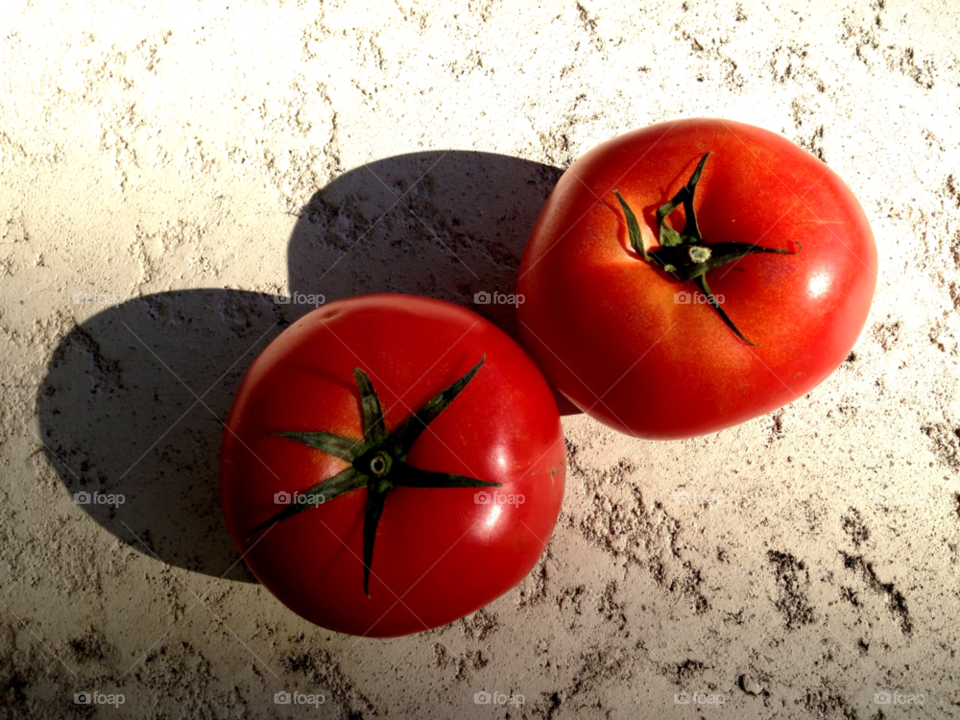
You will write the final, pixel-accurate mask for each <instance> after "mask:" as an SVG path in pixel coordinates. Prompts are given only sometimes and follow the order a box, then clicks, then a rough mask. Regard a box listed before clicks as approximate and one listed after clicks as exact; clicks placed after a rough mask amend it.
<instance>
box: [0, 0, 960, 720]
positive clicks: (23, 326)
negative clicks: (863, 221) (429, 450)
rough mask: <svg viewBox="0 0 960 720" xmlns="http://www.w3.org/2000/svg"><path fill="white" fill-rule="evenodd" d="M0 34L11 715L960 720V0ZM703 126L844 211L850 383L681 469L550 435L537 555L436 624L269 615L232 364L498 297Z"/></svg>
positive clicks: (161, 23)
mask: <svg viewBox="0 0 960 720" xmlns="http://www.w3.org/2000/svg"><path fill="white" fill-rule="evenodd" d="M3 6H4V8H3V13H2V14H3V17H4V22H3V26H2V28H0V36H2V38H3V39H2V44H0V77H2V81H0V87H2V95H0V98H2V101H0V176H2V182H0V385H2V389H3V402H2V403H0V715H2V716H4V717H9V718H22V717H38V718H39V717H51V718H53V717H91V716H98V717H108V718H109V717H153V716H155V717H190V718H228V717H321V718H341V717H343V718H346V717H350V718H374V717H396V718H414V717H422V718H446V717H451V718H452V717H456V718H487V717H510V718H554V719H556V720H560V719H561V718H644V717H648V718H652V717H658V718H664V717H671V718H672V717H677V718H682V717H705V718H711V717H717V718H744V717H747V718H753V717H757V718H773V717H787V718H810V717H824V718H900V717H903V718H907V717H909V718H917V717H930V718H942V717H960V685H958V681H960V658H958V657H957V655H956V653H957V647H958V646H960V575H958V569H960V566H958V561H960V550H958V530H960V396H958V378H960V368H958V336H960V312H958V310H960V127H958V117H960V115H958V113H960V63H958V54H957V47H958V46H957V43H956V29H957V27H958V26H960V6H958V5H957V4H955V3H949V2H940V3H938V2H933V1H932V0H923V1H919V2H897V1H896V0H877V2H874V3H866V2H863V3H858V2H849V0H840V1H839V2H815V3H804V2H788V3H764V2H741V3H732V2H726V1H721V2H709V3H708V2H704V3H698V2H694V1H693V0H688V1H687V2H681V1H680V0H677V1H671V2H643V3H611V2H601V1H599V0H580V1H579V2H576V1H574V2H557V3H543V4H540V5H538V4H536V3H533V2H527V1H522V2H497V1H495V0H492V1H486V2H473V1H471V2H469V3H463V2H441V1H440V0H435V1H430V0H426V1H424V2H411V1H409V0H396V2H385V3H349V2H333V1H331V2H323V3H320V2H299V3H298V2H279V1H269V0H255V1H251V2H235V3H230V4H229V6H227V5H224V4H222V3H199V2H190V1H188V0H170V1H169V2H162V3H153V4H146V3H135V2H123V3H121V2H101V1H100V0H76V1H74V2H68V3H63V2H51V1H50V0H39V1H37V2H5V3H3ZM697 116H710V117H723V118H730V119H734V120H740V121H743V122H748V123H752V124H755V125H759V126H762V127H764V128H767V129H769V130H772V131H774V132H778V133H781V134H782V135H784V136H785V137H787V138H789V139H791V140H793V141H795V142H797V143H798V144H800V145H801V146H803V147H804V148H806V149H808V150H809V151H810V152H812V153H814V154H815V155H817V156H818V157H820V158H821V159H822V160H824V161H825V162H826V163H828V164H829V166H830V167H831V168H832V169H833V170H835V171H836V172H837V173H838V174H839V175H840V177H842V178H843V179H844V180H845V182H846V183H847V184H848V185H849V186H850V188H851V189H852V190H853V192H854V193H855V194H856V195H857V197H858V198H859V199H860V202H861V204H862V205H863V207H864V210H865V211H866V213H867V216H868V217H869V219H870V223H871V225H872V227H873V230H874V233H875V235H876V240H877V245H878V249H879V256H880V272H879V277H878V281H877V292H876V297H875V300H874V304H873V308H872V311H871V314H870V318H869V320H868V322H867V325H866V327H865V328H864V331H863V333H862V335H861V337H860V340H859V342H858V343H857V345H856V347H855V349H854V352H853V353H852V354H851V355H850V357H849V358H848V359H847V361H846V362H845V363H844V364H843V365H842V366H841V367H840V369H838V370H837V372H836V373H834V374H833V375H832V376H831V377H830V378H828V379H827V380H826V381H825V382H824V383H823V384H822V385H821V386H820V387H818V388H817V389H815V390H814V391H812V392H811V393H809V394H808V395H806V396H804V397H800V398H797V400H796V401H795V402H793V403H792V404H790V405H789V406H787V407H785V408H783V409H781V410H779V411H777V412H775V413H773V414H771V415H769V416H766V417H762V418H759V419H757V420H754V421H751V422H748V423H746V424H743V425H741V426H739V427H736V428H732V429H729V430H725V431H723V432H720V433H717V434H715V435H711V436H707V437H702V438H697V439H693V440H687V441H681V442H670V443H656V442H644V441H640V440H635V439H631V438H627V437H625V436H622V435H618V434H616V433H614V432H613V431H610V430H608V429H606V428H605V427H603V426H602V425H600V424H598V423H596V422H595V421H593V420H591V419H590V418H587V417H585V416H583V415H577V414H568V415H566V416H565V417H564V419H563V424H564V430H565V433H566V437H567V448H568V466H567V495H566V498H565V500H564V505H563V509H562V512H561V516H560V520H559V522H558V525H557V528H556V531H555V534H554V536H553V538H552V540H551V542H550V544H549V546H548V548H547V550H546V552H545V554H544V556H543V558H542V559H541V561H540V563H539V564H538V565H537V567H536V568H535V569H534V571H533V572H532V573H531V574H530V576H529V577H528V578H527V579H526V580H525V581H524V582H523V583H522V584H521V585H520V586H519V587H518V588H516V589H515V590H513V591H511V592H509V593H507V594H506V595H505V596H503V597H502V598H500V599H499V600H497V601H496V602H494V603H492V604H491V605H489V606H487V607H485V608H484V609H482V610H480V611H478V612H477V613H475V614H473V615H471V616H469V617H467V618H465V619H463V620H461V621H459V622H456V623H454V624H452V625H450V626H447V627H444V628H440V629H437V630H435V631H431V632H426V633H422V634H419V635H414V636H410V637H406V638H400V639H393V640H374V639H358V638H354V637H350V636H345V635H337V634H335V633H331V632H327V631H324V630H322V629H320V628H317V627H315V626H313V625H310V624H309V623H307V622H305V621H303V620H301V619H300V618H298V617H297V616H296V615H294V614H293V613H291V612H289V611H288V610H287V609H286V608H285V607H283V606H282V605H281V604H279V603H278V602H277V601H276V600H275V599H274V598H273V596H272V595H271V594H270V593H269V592H267V591H266V590H265V589H264V588H262V587H261V586H260V585H258V584H257V583H256V581H255V579H254V578H252V576H250V575H249V573H248V572H247V571H246V570H245V568H244V565H243V563H242V562H239V563H238V562H237V560H238V557H239V556H238V553H237V551H236V549H235V548H234V546H233V545H232V543H231V542H230V539H229V537H228V535H227V533H226V530H225V527H224V522H223V519H222V515H221V513H220V507H219V495H218V478H217V463H218V452H219V440H220V433H221V429H222V425H221V422H220V421H221V420H222V419H223V418H225V416H226V413H227V411H228V409H229V406H230V402H231V399H232V397H233V394H234V392H235V391H236V389H237V387H238V386H239V383H240V380H241V379H242V377H243V373H244V372H245V370H246V368H247V367H248V366H249V364H250V362H252V359H253V358H254V357H255V356H256V353H257V352H259V351H260V350H261V349H262V348H263V347H264V346H265V345H266V343H268V342H269V341H270V340H271V339H272V338H273V337H276V335H277V334H279V332H281V330H282V328H283V327H285V326H286V325H288V324H289V323H290V322H292V321H293V320H295V319H296V318H297V317H298V316H299V315H301V314H302V313H304V312H306V311H307V310H309V309H310V308H309V307H308V306H305V305H296V304H289V305H278V304H276V303H275V302H274V301H273V298H272V296H273V295H274V294H275V293H291V292H299V293H303V294H311V293H313V294H316V293H321V294H323V295H324V296H325V299H326V300H327V301H328V302H329V301H330V300H333V299H336V298H341V297H348V296H351V295H356V294H361V293H369V292H378V291H398V292H412V293H420V294H425V295H430V296H434V297H440V298H443V299H447V300H451V301H453V302H456V303H459V304H462V305H465V306H469V307H474V305H473V295H474V293H476V292H479V291H484V290H486V291H492V290H493V289H495V288H498V289H499V290H500V291H503V292H510V291H511V288H513V287H514V284H515V282H516V272H517V266H518V264H519V259H520V256H521V254H522V251H523V245H524V242H525V240H526V237H527V234H528V233H529V230H530V228H531V226H532V224H533V221H534V220H535V218H536V215H537V212H538V211H539V208H540V206H541V205H542V203H543V201H544V200H545V198H546V197H547V195H548V194H549V192H550V189H551V188H552V187H553V184H554V183H555V182H556V180H557V178H558V177H559V174H560V173H561V172H562V170H563V169H564V168H566V167H567V166H568V165H569V164H570V163H572V162H573V160H575V159H576V158H577V157H578V156H579V155H581V154H582V153H584V152H585V151H587V150H588V149H589V148H591V147H593V146H594V145H596V144H597V143H599V142H602V141H604V140H606V139H608V138H610V137H613V136H615V135H617V134H619V133H621V132H624V131H627V130H630V129H633V128H637V127H642V126H644V125H647V124H650V123H653V122H659V121H663V120H670V119H675V118H681V117H697ZM397 196H401V199H400V200H398V197H397ZM83 293H86V294H83ZM479 309H480V311H481V312H482V314H484V315H485V316H486V317H488V318H490V319H492V320H494V321H495V322H497V323H498V324H500V325H501V326H502V327H504V328H505V329H507V330H508V331H510V332H513V331H514V330H515V321H514V319H513V316H512V313H511V312H510V311H509V309H505V308H502V307H494V306H483V307H480V308H479ZM82 491H89V492H94V491H96V492H99V493H106V494H123V495H124V498H125V502H124V503H123V504H122V505H119V506H118V507H114V508H113V509H110V508H108V507H105V506H94V505H86V506H84V505H78V504H77V503H76V502H75V501H74V494H75V493H77V492H82ZM82 691H90V692H96V693H99V695H100V697H101V698H102V699H106V698H107V697H109V696H111V695H113V696H116V695H117V694H122V695H123V698H124V701H123V704H122V705H119V706H118V707H116V706H111V705H109V704H104V703H102V702H100V703H99V704H97V703H94V704H92V705H90V706H85V705H78V704H75V702H74V695H75V693H79V692H82ZM278 692H297V693H301V694H305V695H309V694H314V695H322V696H323V700H324V702H323V704H321V705H319V706H318V707H309V706H302V705H277V704H275V702H274V696H275V694H276V693H278ZM479 692H487V693H492V694H493V696H492V698H493V700H494V702H493V703H491V704H488V705H481V704H477V703H475V701H474V700H475V694H476V693H479ZM884 693H889V700H890V702H889V703H884V702H882V701H883V700H885V699H888V698H887V697H886V696H884ZM511 696H512V697H513V698H514V704H504V703H503V700H504V699H506V698H509V697H511ZM520 696H522V697H523V702H522V704H520V702H519V698H520ZM711 698H712V701H711V700H710V699H711ZM683 700H688V701H690V702H688V703H686V704H684V703H683V702H678V701H683ZM720 701H722V703H721V702H720ZM498 702H500V703H501V704H497V703H498ZM921 702H922V704H920V703H921Z"/></svg>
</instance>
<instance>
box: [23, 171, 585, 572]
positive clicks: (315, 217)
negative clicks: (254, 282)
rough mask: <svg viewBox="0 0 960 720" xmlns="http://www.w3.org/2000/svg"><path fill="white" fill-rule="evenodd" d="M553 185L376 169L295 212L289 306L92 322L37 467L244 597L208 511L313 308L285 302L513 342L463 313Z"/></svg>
mask: <svg viewBox="0 0 960 720" xmlns="http://www.w3.org/2000/svg"><path fill="white" fill-rule="evenodd" d="M560 173H561V171H560V169H558V168H554V167H551V166H548V165H543V164H540V163H535V162H530V161H526V160H520V159H517V158H510V157H505V156H501V155H493V154H489V153H475V152H446V153H444V152H426V153H415V154H411V155H401V156H397V157H393V158H387V159H384V160H378V161H376V162H373V163H370V164H369V165H365V166H362V167H360V168H357V169H355V170H351V171H350V172H347V173H345V174H344V175H342V176H341V177H338V178H337V179H336V180H334V181H333V182H331V183H330V184H329V185H327V186H326V187H324V188H323V189H321V190H319V191H318V192H317V193H315V194H314V195H313V197H312V198H311V199H310V201H309V202H308V203H307V204H306V205H305V206H304V207H303V209H302V212H301V213H300V215H299V217H298V220H297V222H296V225H295V228H294V230H293V233H292V235H291V237H290V241H289V246H288V260H289V286H290V288H291V291H292V292H291V295H292V298H291V299H290V301H289V302H288V303H286V304H284V303H283V302H282V301H279V302H278V298H276V297H275V296H272V295H265V294H262V293H255V292H245V291H239V290H227V289H201V290H181V291H173V292H161V293H156V294H152V295H147V296H144V297H139V298H134V299H131V300H128V301H126V302H123V303H120V304H118V305H113V306H109V307H103V308H102V309H99V311H98V312H96V313H95V314H93V315H92V316H91V317H89V318H88V319H87V320H84V321H83V322H82V323H80V324H78V325H75V326H74V327H73V328H72V329H71V330H70V331H69V332H68V333H67V334H66V335H64V336H63V337H62V338H60V340H59V342H58V344H57V347H56V348H55V350H54V352H53V354H52V356H51V359H50V362H49V365H48V367H47V373H46V376H45V378H44V381H43V383H42V384H41V386H40V390H39V392H38V396H37V402H38V409H39V429H38V431H39V436H40V440H41V441H42V443H43V446H44V454H45V456H46V459H47V461H48V463H49V465H50V467H52V468H53V469H54V470H55V471H56V473H57V475H58V476H59V479H60V481H61V482H62V484H63V486H64V488H65V490H66V492H67V493H69V495H70V497H71V498H72V499H73V500H74V501H75V502H77V504H78V505H79V506H80V507H81V508H82V509H83V510H84V511H85V512H86V513H87V514H88V515H89V516H90V517H92V518H93V519H94V520H95V521H96V522H97V523H98V524H99V525H101V526H102V527H103V528H104V529H106V530H108V531H109V532H110V533H112V534H113V535H114V536H115V537H116V538H117V539H118V540H120V541H121V542H123V543H124V544H126V545H127V546H129V547H131V548H134V549H136V550H137V551H138V552H141V553H143V554H145V555H147V556H149V557H151V558H155V559H159V560H160V561H162V562H164V563H167V564H169V565H173V566H177V567H182V568H185V569H188V570H191V571H194V572H199V573H203V574H205V575H209V576H212V577H217V578H219V577H226V578H228V579H232V580H237V581H244V582H256V579H255V578H254V577H253V575H252V574H250V572H249V571H248V570H247V568H246V565H245V564H244V563H243V562H240V561H239V553H238V552H237V549H236V547H235V546H234V545H233V542H232V541H231V539H230V535H229V533H228V532H227V529H226V524H225V522H224V519H223V513H222V511H221V508H220V489H219V457H220V441H221V436H222V433H223V421H224V420H226V417H227V414H228V412H229V410H230V405H231V403H232V401H233V397H234V395H235V394H236V392H237V390H238V389H239V387H240V382H241V381H242V379H243V376H244V374H245V373H246V371H247V369H248V368H249V366H250V364H251V363H252V362H253V360H254V358H255V357H256V356H257V355H258V354H259V353H260V352H261V351H262V350H263V349H264V348H265V347H266V346H267V345H268V344H269V343H270V342H271V341H272V340H273V339H274V338H275V337H277V335H279V334H280V333H281V332H282V331H283V329H284V328H286V327H287V326H288V325H290V324H291V323H292V322H295V321H296V320H297V319H298V318H299V317H301V316H302V315H304V314H306V313H307V312H309V311H310V310H312V309H313V308H314V305H308V304H306V303H300V302H298V298H297V294H298V293H299V294H307V295H309V294H311V293H312V294H318V293H322V294H323V295H324V296H325V300H326V302H330V301H332V300H334V299H337V298H343V297H349V296H352V295H358V294H367V293H375V292H401V293H416V294H421V295H428V296H432V297H437V298H441V299H444V300H448V301H450V302H454V303H457V304H459V305H463V306H464V307H468V308H470V309H472V310H475V311H477V312H478V313H479V314H480V315H482V316H484V317H486V318H487V319H489V320H490V321H492V322H494V323H495V324H496V325H498V326H499V327H501V328H502V329H504V330H505V331H506V332H507V333H508V334H510V335H511V336H513V337H514V338H515V339H516V338H517V337H518V336H517V328H516V319H515V313H514V307H513V306H512V305H508V304H501V303H489V304H475V303H474V295H475V294H476V293H481V292H487V293H490V294H491V295H492V294H493V293H500V294H502V295H510V294H512V293H513V292H514V287H515V285H516V273H517V267H518V266H519V262H520V257H521V255H522V253H523V248H524V245H525V243H526V239H527V235H528V233H529V232H530V230H531V228H532V227H533V223H534V221H535V220H536V217H537V214H538V213H539V210H540V207H541V206H542V205H543V202H544V200H545V199H546V197H547V195H548V194H549V193H550V191H551V190H552V189H553V186H554V184H555V183H556V180H557V178H558V177H559V175H560ZM398 196H399V198H398ZM87 299H91V298H87ZM93 299H95V298H93ZM351 389H353V388H352V386H351ZM559 404H561V410H562V411H564V412H565V414H569V413H571V412H579V411H577V410H576V408H574V407H573V406H572V405H571V404H569V403H568V402H567V401H566V400H565V399H563V398H562V397H561V398H560V401H559ZM564 404H565V407H564ZM121 496H122V502H119V500H120V498H121ZM111 500H112V501H113V502H112V503H111V502H110V501H111ZM85 501H86V502H85ZM98 501H99V502H98Z"/></svg>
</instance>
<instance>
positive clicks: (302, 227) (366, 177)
mask: <svg viewBox="0 0 960 720" xmlns="http://www.w3.org/2000/svg"><path fill="white" fill-rule="evenodd" d="M562 173H563V170H562V169H561V168H557V167H554V166H552V165H545V164H543V163H538V162H533V161H530V160H523V159H520V158H515V157H508V156H506V155H497V154H494V153H483V152H471V151H429V152H418V153H410V154H405V155H397V156H394V157H388V158H384V159H381V160H376V161H374V162H370V163H367V164H366V165H362V166H360V167H358V168H356V169H354V170H350V171H349V172H346V173H344V174H342V175H340V176H339V177H337V178H336V179H335V180H333V181H332V182H330V183H329V184H328V185H326V186H325V187H323V188H322V189H320V190H319V191H317V192H316V193H314V195H313V196H312V197H311V198H310V200H309V201H308V202H307V203H306V205H304V207H303V209H302V210H301V212H300V215H299V218H298V221H297V223H296V225H295V227H294V230H293V233H292V235H291V237H290V244H289V246H288V250H287V262H288V268H289V273H290V276H289V288H290V293H291V302H290V308H291V310H292V314H293V316H294V317H299V316H302V315H304V314H306V313H307V312H309V311H310V310H312V309H313V307H314V305H312V304H310V296H314V297H316V296H319V295H322V296H323V297H324V299H325V301H326V302H328V303H329V302H331V301H333V300H337V299H340V298H346V297H351V296H354V295H366V294H369V293H380V292H398V293H410V294H415V295H425V296H427V297H434V298H439V299H441V300H447V301H449V302H452V303H455V304H457V305H462V306H463V307H466V308H469V309H470V310H473V311H474V312H476V313H478V314H479V315H481V316H482V317H484V318H486V319H487V320H489V321H491V322H492V323H494V324H495V325H497V326H498V327H499V328H500V329H502V330H503V331H504V332H506V333H507V334H508V335H510V336H511V337H512V338H513V339H514V340H516V341H517V342H520V337H519V333H518V328H517V320H516V310H515V306H514V304H513V303H512V302H510V300H511V299H512V298H513V296H514V295H515V292H516V284H517V270H518V268H519V266H520V258H521V257H522V255H523V249H524V247H525V245H526V242H527V237H528V236H529V234H530V231H531V230H532V229H533V225H534V223H535V222H536V219H537V216H538V214H539V213H540V208H541V207H543V204H544V202H545V201H546V199H547V196H548V195H549V194H550V192H551V191H552V190H553V188H554V186H555V185H556V183H557V180H558V179H559V178H560V175H561V174H562ZM554 395H555V397H556V398H557V405H558V407H559V409H560V411H561V414H563V415H571V414H575V413H579V412H580V411H579V410H578V409H577V408H576V407H574V406H573V404H572V403H570V402H569V401H568V400H566V398H564V397H563V396H561V395H559V394H558V393H554Z"/></svg>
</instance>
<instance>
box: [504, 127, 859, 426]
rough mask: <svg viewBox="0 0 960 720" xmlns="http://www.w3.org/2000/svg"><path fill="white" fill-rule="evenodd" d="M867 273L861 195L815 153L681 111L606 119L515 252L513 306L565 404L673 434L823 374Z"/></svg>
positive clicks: (851, 320) (767, 403)
mask: <svg viewBox="0 0 960 720" xmlns="http://www.w3.org/2000/svg"><path fill="white" fill-rule="evenodd" d="M707 154H709V162H707V161H706V159H705V156H706V155H707ZM698 169H699V170H700V171H701V172H700V176H699V178H697V177H696V175H697V170H698ZM615 191H618V192H619V195H620V197H619V198H618V196H617V194H616V193H615ZM658 211H659V217H658ZM631 216H634V217H635V224H633V223H632V222H631ZM693 216H695V219H694V217H693ZM661 221H662V222H661ZM632 224H633V227H632V229H631V225H632ZM675 228H682V230H676V229H675ZM775 253H777V254H775ZM741 255H742V257H740V256H741ZM716 265H719V267H715V266H716ZM698 268H699V270H698ZM704 270H708V271H709V272H706V273H704V272H703V271H704ZM698 272H699V275H698ZM876 275H877V250H876V246H875V244H874V240H873V234H872V233H871V231H870V226H869V224H868V223H867V218H866V216H865V215H864V212H863V209H862V208H861V207H860V204H859V203H858V202H857V199H856V198H855V197H854V196H853V194H852V193H851V192H850V190H849V189H848V188H847V186H846V185H844V184H843V181H842V180H840V178H839V177H838V176H837V175H836V174H835V173H834V172H833V171H831V170H830V169H829V168H828V167H827V166H826V165H824V164H823V163H822V162H820V161H819V160H817V159H816V158H814V157H813V156H812V155H810V154H808V153H807V152H805V151H804V150H802V149H801V148H799V147H797V146H796V145H794V144H793V143H791V142H789V141H788V140H785V139H784V138H782V137H780V136H779V135H775V134H773V133H771V132H768V131H766V130H762V129H760V128H756V127H752V126H750V125H745V124H743V123H737V122H732V121H726V120H707V119H692V120H681V121H679V122H670V123H661V124H657V125H652V126H650V127H647V128H643V129H641V130H636V131H634V132H630V133H626V134H624V135H620V136H619V137H616V138H614V139H612V140H609V141H607V142H605V143H603V144H601V145H599V146H597V147H595V148H594V149H592V150H590V151H589V152H588V153H587V154H586V155H584V156H583V157H581V158H580V159H579V160H577V161H576V162H575V163H574V164H573V165H572V166H571V167H570V168H569V169H568V170H567V171H566V173H564V175H563V176H562V177H561V178H560V181H559V182H558V183H557V186H556V188H554V190H553V193H552V194H551V195H550V197H549V199H548V200H547V203H546V204H545V206H544V207H543V209H542V211H541V213H540V216H539V218H538V219H537V222H536V225H535V226H534V228H533V231H532V234H531V236H530V240H529V242H528V244H527V247H526V250H525V251H524V255H523V260H522V262H521V264H520V271H519V279H518V283H517V292H518V293H522V294H523V295H524V296H525V297H526V302H525V303H524V304H523V305H521V306H519V307H518V309H517V315H518V321H519V327H520V333H521V337H522V338H523V341H524V343H525V344H526V346H527V348H528V349H529V350H530V352H531V354H532V355H533V357H534V359H535V360H536V361H537V362H538V364H539V365H540V368H541V369H542V370H543V371H544V373H545V374H546V376H547V378H548V379H549V380H550V381H551V382H552V383H553V384H554V385H555V386H556V388H557V389H558V390H559V391H560V392H562V393H563V394H564V395H566V396H567V397H568V398H569V399H570V400H571V401H572V402H573V403H574V404H575V405H577V406H578V407H579V408H580V409H582V410H584V411H585V412H587V413H589V414H590V415H592V416H593V417H595V418H596V419H598V420H600V421H601V422H603V423H605V424H607V425H609V426H611V427H613V428H615V429H617V430H620V431H622V432H625V433H629V434H632V435H635V436H637V437H643V438H653V439H674V438H683V437H691V436H694V435H702V434H705V433H710V432H715V431H718V430H721V429H723V428H726V427H730V426H731V425H735V424H737V423H741V422H744V421H745V420H748V419H750V418H754V417H757V416H759V415H762V414H764V413H767V412H770V411H772V410H774V409H776V408H778V407H780V406H782V405H784V404H786V403H789V402H791V401H793V400H795V399H796V398H798V397H800V396H801V395H803V394H804V393H806V392H808V391H809V390H811V389H812V388H814V387H815V386H816V385H818V384H819V383H820V382H821V381H822V380H824V378H826V377H827V376H828V375H829V374H830V373H831V372H832V371H833V370H835V369H836V368H837V367H838V366H839V365H840V363H841V362H843V360H844V359H845V358H846V357H847V355H848V354H849V352H850V349H851V348H852V347H853V345H854V343H855V342H856V339H857V337H858V335H859V334H860V331H861V329H862V328H863V325H864V323H865V322H866V319H867V313H868V311H869V309H870V301H871V299H872V297H873V291H874V287H875V285H876ZM688 278H689V279H688ZM708 279H709V283H708V282H707V280H708Z"/></svg>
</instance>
